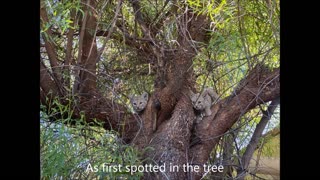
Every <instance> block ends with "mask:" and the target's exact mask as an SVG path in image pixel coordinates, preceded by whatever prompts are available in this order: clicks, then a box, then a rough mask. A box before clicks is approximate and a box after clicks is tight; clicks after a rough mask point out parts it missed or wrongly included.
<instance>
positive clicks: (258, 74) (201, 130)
mask: <svg viewBox="0 0 320 180" xmlns="http://www.w3.org/2000/svg"><path fill="white" fill-rule="evenodd" d="M246 80H247V84H246V85H245V86H244V88H242V90H241V91H240V92H239V94H237V95H234V96H230V97H228V98H226V99H224V100H221V101H220V102H219V103H218V104H216V105H214V106H213V107H212V112H214V113H212V115H211V116H209V117H205V118H204V119H203V120H202V122H201V123H199V124H197V125H196V127H195V130H196V131H195V135H196V137H197V138H198V143H197V144H195V145H194V146H192V147H191V149H190V152H191V153H190V156H191V157H190V159H193V162H194V163H196V164H204V163H205V162H206V161H207V160H208V158H209V154H210V152H211V150H212V149H213V147H214V146H215V145H216V144H217V143H218V140H219V138H220V137H221V136H222V135H223V134H224V133H225V132H227V130H228V129H230V128H231V127H232V125H233V124H234V123H235V122H236V121H237V120H238V119H239V118H240V117H241V116H242V115H243V114H245V113H246V112H248V111H249V110H250V109H252V108H254V107H255V106H257V105H259V104H264V103H265V102H268V101H271V100H273V99H276V98H278V97H279V95H280V81H279V68H278V69H274V70H273V71H272V72H271V71H269V70H268V68H266V67H263V66H257V67H256V68H254V69H253V70H252V71H251V73H250V74H249V75H248V77H247V78H246ZM198 175H200V176H197V179H199V178H200V177H201V174H198Z"/></svg>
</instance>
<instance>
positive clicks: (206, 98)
mask: <svg viewBox="0 0 320 180" xmlns="http://www.w3.org/2000/svg"><path fill="white" fill-rule="evenodd" d="M218 97H219V96H218V94H217V93H216V92H215V91H214V90H213V88H205V89H204V90H203V92H202V93H201V94H200V93H193V92H192V91H190V99H191V102H192V105H193V108H194V109H196V110H197V111H200V116H202V112H204V113H205V114H204V116H210V115H211V114H212V112H211V109H210V108H211V106H212V104H213V103H214V102H215V101H217V99H218ZM200 118H201V119H202V117H200ZM197 119H198V120H200V119H199V117H197Z"/></svg>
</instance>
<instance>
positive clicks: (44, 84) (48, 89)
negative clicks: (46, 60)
mask: <svg viewBox="0 0 320 180" xmlns="http://www.w3.org/2000/svg"><path fill="white" fill-rule="evenodd" d="M40 88H41V102H42V103H43V104H45V103H46V101H45V97H47V96H48V95H49V93H51V96H52V97H55V96H58V95H59V89H58V88H57V86H56V84H55V82H54V81H53V79H52V78H51V74H50V72H49V70H48V69H47V67H46V66H45V65H44V64H43V62H41V61H40Z"/></svg>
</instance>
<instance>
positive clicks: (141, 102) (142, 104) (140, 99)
mask: <svg viewBox="0 0 320 180" xmlns="http://www.w3.org/2000/svg"><path fill="white" fill-rule="evenodd" d="M129 98H130V102H131V105H132V107H133V110H134V111H135V112H137V113H141V112H142V111H143V110H144V109H145V108H146V106H147V103H148V98H149V97H148V93H147V92H143V93H142V95H140V96H133V95H130V96H129Z"/></svg>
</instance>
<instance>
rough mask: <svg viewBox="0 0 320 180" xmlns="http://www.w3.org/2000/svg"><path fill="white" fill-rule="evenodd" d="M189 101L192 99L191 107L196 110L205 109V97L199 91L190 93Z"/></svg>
mask: <svg viewBox="0 0 320 180" xmlns="http://www.w3.org/2000/svg"><path fill="white" fill-rule="evenodd" d="M191 101H192V105H193V107H194V108H195V109H196V110H203V109H205V106H206V103H205V99H204V98H203V96H201V95H200V94H199V93H196V94H193V95H191Z"/></svg>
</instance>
